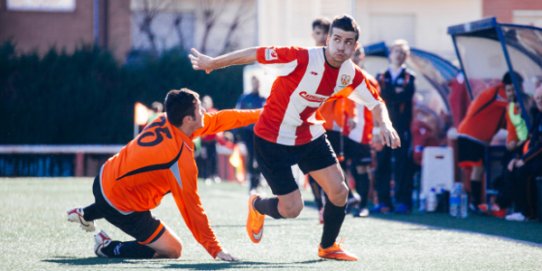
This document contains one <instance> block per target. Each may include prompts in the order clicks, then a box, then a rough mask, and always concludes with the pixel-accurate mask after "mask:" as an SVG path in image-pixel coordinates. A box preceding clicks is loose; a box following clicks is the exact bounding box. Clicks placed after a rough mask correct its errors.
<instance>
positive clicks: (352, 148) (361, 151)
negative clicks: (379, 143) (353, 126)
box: [345, 138, 373, 166]
mask: <svg viewBox="0 0 542 271" xmlns="http://www.w3.org/2000/svg"><path fill="white" fill-rule="evenodd" d="M345 142H347V144H346V150H347V151H346V154H345V155H346V158H347V159H350V160H351V161H352V164H354V165H356V166H367V165H370V164H371V163H372V162H373V158H372V156H371V145H369V144H361V143H358V142H355V141H353V140H352V139H350V138H346V140H345Z"/></svg>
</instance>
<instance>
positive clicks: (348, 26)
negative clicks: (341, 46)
mask: <svg viewBox="0 0 542 271" xmlns="http://www.w3.org/2000/svg"><path fill="white" fill-rule="evenodd" d="M333 28H339V29H341V30H344V31H350V32H354V33H356V41H357V40H358V38H359V26H358V23H356V20H354V18H352V17H350V16H348V15H346V14H345V15H343V16H341V17H335V19H333V22H332V23H331V29H330V34H333Z"/></svg>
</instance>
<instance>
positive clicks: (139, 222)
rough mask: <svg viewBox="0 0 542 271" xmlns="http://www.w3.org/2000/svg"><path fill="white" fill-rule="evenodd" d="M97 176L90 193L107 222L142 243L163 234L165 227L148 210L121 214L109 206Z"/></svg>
mask: <svg viewBox="0 0 542 271" xmlns="http://www.w3.org/2000/svg"><path fill="white" fill-rule="evenodd" d="M99 178H100V177H99V176H98V177H96V179H94V184H93V185H92V193H93V194H94V198H95V200H96V203H95V204H96V207H97V209H98V211H99V212H100V213H101V215H103V217H104V218H105V219H106V220H107V221H108V222H109V223H111V224H113V225H115V226H116V227H117V228H119V229H121V230H122V231H123V232H125V233H126V234H128V235H130V236H132V237H134V238H135V239H136V241H138V242H139V243H140V244H143V245H145V244H150V243H152V242H154V241H156V240H157V239H158V238H160V236H162V234H164V232H165V231H166V228H165V227H164V225H163V224H162V223H161V222H160V220H158V219H156V218H154V217H153V216H152V215H151V212H150V211H145V212H132V213H130V214H122V213H120V212H119V211H117V210H116V209H115V208H113V207H111V205H109V203H108V202H107V201H106V199H105V198H104V196H103V194H102V189H101V186H100V179H99Z"/></svg>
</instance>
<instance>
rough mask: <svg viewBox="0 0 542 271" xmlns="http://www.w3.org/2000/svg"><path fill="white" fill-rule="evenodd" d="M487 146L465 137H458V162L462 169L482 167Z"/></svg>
mask: <svg viewBox="0 0 542 271" xmlns="http://www.w3.org/2000/svg"><path fill="white" fill-rule="evenodd" d="M485 150H486V146H485V145H484V144H483V143H481V142H478V141H476V140H474V139H471V138H469V137H465V136H461V135H460V136H458V137H457V160H458V163H459V166H461V167H472V166H482V161H483V160H484V154H485Z"/></svg>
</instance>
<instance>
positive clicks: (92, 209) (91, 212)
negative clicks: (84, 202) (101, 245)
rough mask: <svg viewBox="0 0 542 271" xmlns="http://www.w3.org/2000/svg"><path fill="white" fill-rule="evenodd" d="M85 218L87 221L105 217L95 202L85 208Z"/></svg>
mask: <svg viewBox="0 0 542 271" xmlns="http://www.w3.org/2000/svg"><path fill="white" fill-rule="evenodd" d="M83 218H84V219H85V220H86V221H92V220H96V219H100V218H103V215H102V214H101V213H100V212H99V211H98V208H97V207H96V204H94V203H93V204H91V205H89V206H87V207H85V208H83Z"/></svg>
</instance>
